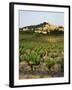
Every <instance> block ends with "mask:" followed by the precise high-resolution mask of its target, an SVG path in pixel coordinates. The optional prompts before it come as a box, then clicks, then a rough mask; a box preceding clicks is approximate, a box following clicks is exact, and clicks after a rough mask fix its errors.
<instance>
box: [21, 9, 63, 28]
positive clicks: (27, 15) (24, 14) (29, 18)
mask: <svg viewBox="0 0 72 90" xmlns="http://www.w3.org/2000/svg"><path fill="white" fill-rule="evenodd" d="M43 22H49V23H51V24H56V25H64V13H63V12H48V11H22V10H20V11H19V27H24V26H29V25H36V24H40V23H43Z"/></svg>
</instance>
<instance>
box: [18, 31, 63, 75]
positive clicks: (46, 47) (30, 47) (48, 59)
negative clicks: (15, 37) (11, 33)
mask: <svg viewBox="0 0 72 90" xmlns="http://www.w3.org/2000/svg"><path fill="white" fill-rule="evenodd" d="M63 52H64V35H63V34H61V35H43V34H39V33H30V32H29V33H28V32H27V33H26V32H23V31H20V32H19V62H22V61H27V62H28V65H30V66H31V68H32V69H31V70H34V71H35V69H33V67H34V66H36V65H40V66H41V64H45V65H47V66H53V65H54V64H61V71H62V72H63V71H64V56H63ZM47 66H45V67H46V68H47ZM44 71H45V69H44ZM42 77H43V76H42Z"/></svg>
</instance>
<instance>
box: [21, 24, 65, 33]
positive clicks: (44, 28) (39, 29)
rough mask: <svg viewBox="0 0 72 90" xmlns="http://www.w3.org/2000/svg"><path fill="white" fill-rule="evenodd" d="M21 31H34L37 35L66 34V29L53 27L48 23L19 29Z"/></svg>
mask: <svg viewBox="0 0 72 90" xmlns="http://www.w3.org/2000/svg"><path fill="white" fill-rule="evenodd" d="M19 30H20V31H32V32H36V33H43V34H47V33H48V34H50V33H53V34H54V33H56V34H57V33H59V34H60V33H64V27H63V26H58V25H53V24H50V23H48V22H43V23H40V24H38V25H30V26H25V27H22V28H20V29H19Z"/></svg>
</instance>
